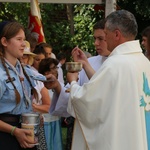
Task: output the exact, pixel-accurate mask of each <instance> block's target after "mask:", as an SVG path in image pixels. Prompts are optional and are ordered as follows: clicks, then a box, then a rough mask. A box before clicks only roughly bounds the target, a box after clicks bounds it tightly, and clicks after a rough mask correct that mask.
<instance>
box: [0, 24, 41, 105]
mask: <svg viewBox="0 0 150 150" xmlns="http://www.w3.org/2000/svg"><path fill="white" fill-rule="evenodd" d="M21 29H22V30H24V28H23V26H22V25H21V24H20V23H18V22H16V21H11V22H8V21H5V22H2V23H0V39H1V38H2V37H5V38H6V40H9V39H11V38H13V37H14V36H16V34H17V33H18V32H19V31H20V30H21ZM4 54H5V51H4V47H3V45H2V43H1V41H0V60H1V62H2V65H3V66H4V69H5V71H6V74H7V76H8V79H9V81H10V82H11V84H12V86H13V87H14V92H15V96H16V104H18V103H19V102H20V99H21V97H20V94H19V92H18V90H17V88H16V86H15V84H14V83H13V80H12V78H11V76H10V73H9V70H8V68H7V67H6V63H5V59H4ZM22 69H23V73H24V75H25V77H26V78H27V80H28V82H29V84H30V86H31V88H32V90H31V94H33V96H34V97H35V99H38V93H37V91H36V89H35V88H34V87H33V85H32V83H31V81H30V78H29V76H28V75H27V73H26V71H25V69H24V67H23V66H22Z"/></svg>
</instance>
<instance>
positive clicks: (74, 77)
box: [67, 72, 78, 83]
mask: <svg viewBox="0 0 150 150" xmlns="http://www.w3.org/2000/svg"><path fill="white" fill-rule="evenodd" d="M67 81H68V82H69V83H71V82H72V81H78V73H70V72H68V73H67Z"/></svg>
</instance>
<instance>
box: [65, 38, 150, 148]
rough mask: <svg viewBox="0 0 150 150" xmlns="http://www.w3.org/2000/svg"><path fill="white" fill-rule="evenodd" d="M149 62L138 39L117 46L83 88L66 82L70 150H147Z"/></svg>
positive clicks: (149, 130) (149, 143) (149, 134)
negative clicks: (71, 123)
mask: <svg viewBox="0 0 150 150" xmlns="http://www.w3.org/2000/svg"><path fill="white" fill-rule="evenodd" d="M149 85H150V62H149V60H148V59H147V58H146V57H145V56H144V55H143V53H142V49H141V48H140V44H139V41H129V42H126V43H124V44H121V45H119V46H118V47H116V48H115V49H114V50H113V51H112V53H111V54H110V56H109V57H108V58H107V59H106V60H105V62H104V63H103V65H102V66H101V68H100V69H99V70H98V71H97V72H96V73H95V74H94V76H93V77H92V78H91V80H90V81H89V82H88V83H85V84H84V85H83V86H82V87H81V86H79V85H78V84H77V83H76V82H75V81H73V82H72V83H71V92H70V99H69V102H68V112H69V113H70V114H72V115H74V114H75V117H76V123H75V129H74V137H73V145H72V150H150V88H149Z"/></svg>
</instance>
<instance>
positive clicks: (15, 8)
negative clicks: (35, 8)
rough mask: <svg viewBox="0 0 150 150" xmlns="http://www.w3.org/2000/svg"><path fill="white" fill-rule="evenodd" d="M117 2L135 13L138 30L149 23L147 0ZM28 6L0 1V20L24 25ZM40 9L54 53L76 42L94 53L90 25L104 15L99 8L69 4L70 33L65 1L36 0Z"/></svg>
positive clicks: (65, 49) (26, 20) (69, 47)
mask: <svg viewBox="0 0 150 150" xmlns="http://www.w3.org/2000/svg"><path fill="white" fill-rule="evenodd" d="M117 4H118V5H119V7H120V8H121V9H126V10H129V11H131V12H132V13H133V14H134V15H135V17H136V19H137V22H138V25H139V33H140V32H141V31H142V30H143V29H144V28H145V27H146V26H148V25H149V22H150V1H149V0H138V1H137V0H118V1H117ZM29 9H30V3H0V10H1V12H0V21H2V20H14V19H15V20H18V21H19V22H20V23H22V24H23V25H24V26H25V28H27V26H28V13H29ZM40 9H41V16H42V22H43V27H44V33H45V37H46V41H47V43H49V44H51V45H52V47H53V51H54V53H55V54H57V53H58V52H59V51H64V52H66V53H70V51H71V50H72V48H73V47H74V46H76V45H78V46H79V47H80V48H81V49H83V50H86V51H89V52H91V53H92V54H95V50H94V46H93V25H94V24H95V23H96V22H97V21H98V20H100V19H101V18H104V11H103V10H98V11H95V10H94V5H91V4H89V5H87V4H80V5H79V4H78V5H73V21H74V34H71V33H70V24H69V21H68V16H67V9H66V5H65V4H40ZM60 16H63V17H62V18H61V17H60Z"/></svg>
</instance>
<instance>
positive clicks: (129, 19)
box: [105, 10, 138, 38]
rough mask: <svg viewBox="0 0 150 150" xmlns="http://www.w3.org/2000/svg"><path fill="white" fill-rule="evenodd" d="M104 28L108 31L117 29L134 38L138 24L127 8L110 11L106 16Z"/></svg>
mask: <svg viewBox="0 0 150 150" xmlns="http://www.w3.org/2000/svg"><path fill="white" fill-rule="evenodd" d="M105 28H106V29H108V30H110V31H115V30H117V29H118V30H119V31H120V32H121V33H122V35H123V36H124V37H126V38H129V37H130V38H135V37H136V35H137V32H138V25H137V22H136V19H135V17H134V15H133V14H132V13H131V12H129V11H127V10H118V11H115V12H112V13H111V14H110V15H108V16H107V17H106V23H105Z"/></svg>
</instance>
